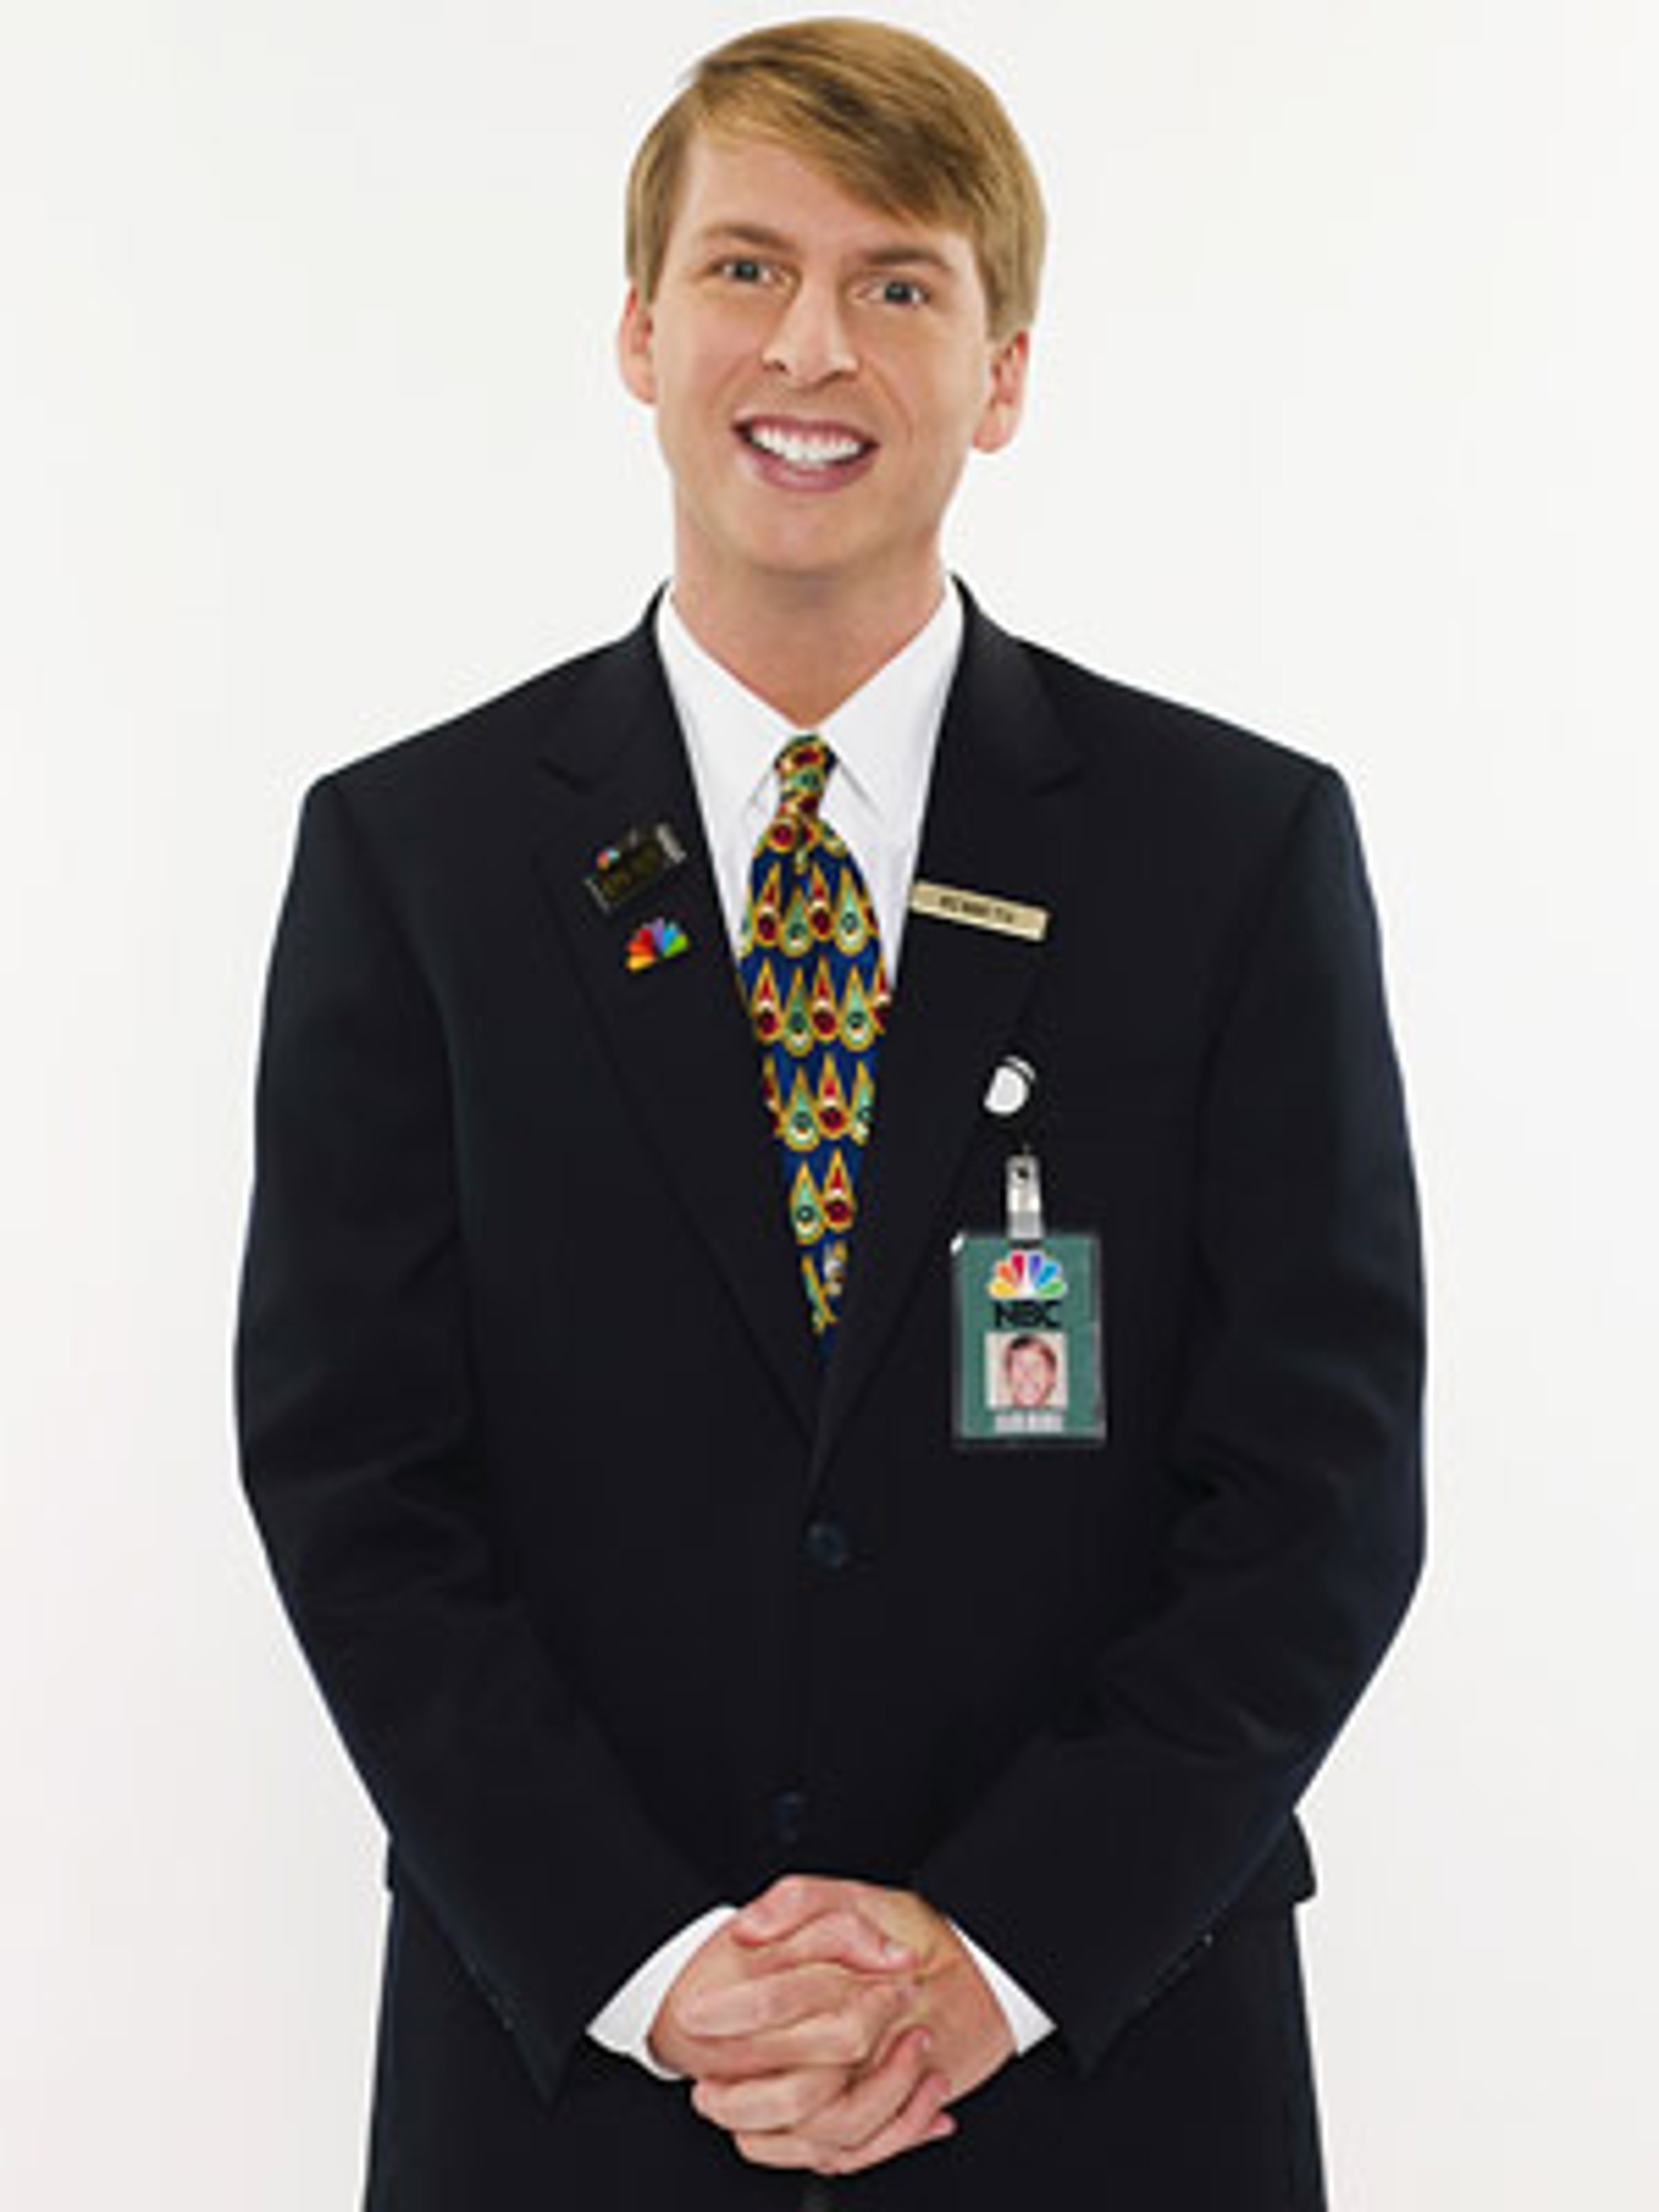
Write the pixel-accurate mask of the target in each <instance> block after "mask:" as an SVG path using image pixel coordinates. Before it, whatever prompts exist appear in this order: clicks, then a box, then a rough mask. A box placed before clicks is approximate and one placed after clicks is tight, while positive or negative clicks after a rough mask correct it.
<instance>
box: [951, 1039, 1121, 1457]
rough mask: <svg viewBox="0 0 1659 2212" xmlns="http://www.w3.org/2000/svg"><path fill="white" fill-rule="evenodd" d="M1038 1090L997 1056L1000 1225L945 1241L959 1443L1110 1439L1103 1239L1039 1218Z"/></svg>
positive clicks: (990, 1102) (1028, 1073) (1021, 1065)
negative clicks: (1002, 1132)
mask: <svg viewBox="0 0 1659 2212" xmlns="http://www.w3.org/2000/svg"><path fill="white" fill-rule="evenodd" d="M1036 1091H1037V1080H1036V1069H1035V1068H1033V1067H1032V1066H1031V1065H1030V1062H1029V1061H1028V1060H1018V1059H1013V1058H1012V1057H1011V1058H1009V1059H1006V1060H1002V1061H1001V1062H1000V1064H999V1066H998V1067H997V1069H996V1072H995V1073H994V1075H993V1076H992V1078H991V1081H990V1084H989V1085H988V1087H987V1091H986V1093H985V1110H986V1112H987V1114H988V1115H991V1117H992V1118H993V1119H994V1121H998V1122H1000V1123H1001V1124H1003V1125H1004V1126H1005V1127H1006V1129H1007V1132H1008V1138H1009V1145H1010V1150H1009V1153H1008V1158H1007V1164H1006V1170H1005V1175H1004V1219H1003V1223H1002V1225H1001V1228H1000V1230H989V1231H987V1230H971V1229H964V1230H962V1231H958V1233H957V1236H956V1237H954V1238H952V1240H951V1278H952V1284H953V1289H954V1299H953V1303H954V1306H955V1316H954V1323H955V1363H954V1364H955V1376H954V1391H953V1401H954V1428H955V1434H956V1442H957V1444H958V1445H959V1446H961V1447H962V1448H963V1449H981V1448H983V1447H987V1446H992V1447H994V1446H996V1445H999V1444H1003V1445H1017V1446H1018V1447H1020V1448H1021V1449H1024V1450H1028V1451H1029V1450H1030V1449H1032V1448H1033V1447H1037V1448H1042V1447H1044V1446H1049V1445H1067V1444H1100V1443H1104V1442H1105V1440H1106V1391H1105V1379H1104V1373H1103V1364H1102V1357H1101V1328H1100V1239H1099V1237H1097V1235H1095V1233H1094V1232H1093V1231H1090V1230H1052V1231H1051V1230H1050V1229H1049V1228H1048V1224H1047V1222H1046V1220H1045V1218H1044V1211H1043V1188H1042V1163H1041V1161H1040V1160H1039V1158H1038V1156H1037V1151H1036V1141H1035V1137H1034V1127H1035V1123H1036V1112H1035V1101H1036Z"/></svg>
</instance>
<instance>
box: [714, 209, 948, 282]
mask: <svg viewBox="0 0 1659 2212" xmlns="http://www.w3.org/2000/svg"><path fill="white" fill-rule="evenodd" d="M696 243H697V246H698V249H699V251H701V252H708V251H709V250H711V249H712V248H713V247H714V246H759V247H761V248H763V250H764V251H765V252H769V253H788V252H793V251H794V250H795V247H794V240H793V239H792V238H790V237H789V235H788V234H787V232H785V231H781V230H773V229H772V228H770V227H769V225H767V224H766V223H763V222H711V223H705V224H704V226H703V228H702V229H701V230H700V231H699V232H698V233H697V234H696ZM859 258H860V261H862V262H863V263H864V264H866V266H867V267H869V268H872V269H915V268H922V269H933V270H938V271H939V274H940V275H941V276H954V275H955V274H956V271H955V270H954V269H953V268H952V267H951V264H950V262H949V261H947V260H946V258H945V256H944V254H942V253H941V252H939V249H938V247H937V246H925V245H923V243H922V242H921V240H920V239H908V238H896V239H893V240H890V241H889V242H888V243H887V244H886V245H884V246H872V248H871V250H870V251H869V252H867V253H863V254H860V256H859Z"/></svg>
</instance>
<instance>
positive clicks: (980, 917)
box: [909, 878, 1048, 945]
mask: <svg viewBox="0 0 1659 2212" xmlns="http://www.w3.org/2000/svg"><path fill="white" fill-rule="evenodd" d="M909 903H910V911H911V913H912V914H925V915H927V916H928V917H929V919H930V920H932V921H958V922H963V923H965V924H966V925H967V927H969V929H988V930H991V931H992V932H994V934H995V935H997V936H998V937H1024V938H1025V939H1029V940H1030V943H1031V944H1033V945H1040V944H1041V943H1042V939H1044V938H1045V937H1046V936H1047V935H1048V908H1047V907H1046V906H1022V905H1021V903H1020V902H1019V901H1018V899H1007V898H997V897H994V896H993V895H992V894H991V893H990V892H989V891H965V890H957V888H956V887H955V886H954V885H953V884H930V883H926V882H923V881H921V879H920V878H918V880H917V881H916V882H915V883H914V884H911V886H910V902H909Z"/></svg>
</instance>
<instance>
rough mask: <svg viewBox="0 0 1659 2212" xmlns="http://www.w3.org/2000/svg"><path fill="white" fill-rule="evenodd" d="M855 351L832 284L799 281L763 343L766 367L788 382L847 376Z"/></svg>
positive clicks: (816, 381)
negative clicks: (800, 282) (781, 375)
mask: <svg viewBox="0 0 1659 2212" xmlns="http://www.w3.org/2000/svg"><path fill="white" fill-rule="evenodd" d="M858 365H859V362H858V354H857V352H856V350H855V349H854V344H853V340H852V336H851V333H850V332H849V331H848V327H847V319H846V315H845V313H844V312H843V307H842V300H841V298H840V296H839V295H838V294H837V292H836V288H835V286H834V285H833V284H816V283H805V284H802V285H801V286H800V288H799V290H797V291H794V292H793V293H791V295H789V299H788V301H787V303H786V305H785V307H784V308H783V310H782V312H781V314H780V315H779V317H778V319H777V321H776V323H775V325H773V329H772V333H771V336H770V337H769V340H768V341H767V346H766V366H767V367H768V368H775V369H780V370H781V371H782V373H783V374H784V375H786V376H787V378H788V379H789V380H790V382H791V383H792V384H822V383H823V382H824V381H825V380H827V379H828V378H829V377H832V376H850V375H852V374H853V373H854V371H855V370H856V368H858Z"/></svg>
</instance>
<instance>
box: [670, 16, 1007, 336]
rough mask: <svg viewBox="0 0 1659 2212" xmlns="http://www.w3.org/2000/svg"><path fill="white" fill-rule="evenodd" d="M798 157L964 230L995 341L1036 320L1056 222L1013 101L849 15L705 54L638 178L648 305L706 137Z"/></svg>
mask: <svg viewBox="0 0 1659 2212" xmlns="http://www.w3.org/2000/svg"><path fill="white" fill-rule="evenodd" d="M699 131H702V132H704V133H706V134H707V135H708V137H713V138H717V139H725V140H731V139H733V138H739V137H750V138H760V139H766V140H769V141H771V142H773V143H775V144H779V145H782V146H785V147H787V148H788V149H789V150H790V151H791V152H793V153H795V154H797V155H799V157H800V158H801V159H802V160H803V161H809V162H811V164H812V166H813V167H816V168H818V169H821V170H823V172H824V173H825V174H826V175H828V176H829V177H831V178H833V179H834V180H835V181H836V183H837V184H838V185H841V186H842V188H843V190H845V191H848V193H850V194H851V195H852V197H854V199H857V200H860V201H861V202H862V203H864V204H866V206H869V207H876V208H880V209H882V210H884V211H885V212H887V213H890V214H893V215H903V216H913V217H915V219H916V220H917V221H920V222H931V223H936V224H938V225H939V226H940V227H942V228H949V229H956V230H960V231H962V232H963V233H964V234H965V235H966V236H967V238H968V240H969V244H970V245H971V246H972V247H973V249H974V256H975V260H976V262H977V263H978V265H979V275H980V282H981V284H982V285H983V286H984V289H985V302H986V311H987V321H988V324H989V327H990V333H991V336H992V337H993V338H994V339H1002V338H1005V337H1009V336H1011V335H1012V333H1013V332H1014V331H1018V330H1023V329H1024V328H1025V326H1026V325H1028V324H1029V323H1030V321H1031V320H1032V319H1033V318H1034V317H1035V315H1036V304H1037V288H1038V283H1039V280H1040V276H1041V273H1042V246H1043V237H1044V232H1045V228H1046V224H1045V218H1044V215H1043V209H1042V192H1041V191H1040V190H1039V188H1038V185H1037V180H1036V173H1035V172H1034V171H1033V169H1032V167H1031V164H1030V159H1029V158H1028V156H1027V155H1026V152H1025V149H1024V147H1023V146H1022V145H1021V143H1020V142H1019V139H1018V136H1017V135H1016V133H1015V131H1014V127H1013V125H1012V123H1011V122H1010V121H1009V120H1008V117H1007V115H1006V112H1005V111H1004V109H1003V106H1002V103H1001V102H1000V100H998V98H997V96H996V94H994V92H993V91H992V90H991V88H990V87H989V86H988V85H987V83H986V82H984V80H983V79H982V78H981V77H978V76H975V74H974V72H973V70H970V69H969V68H968V67H967V66H966V65H965V64H963V63H962V62H959V61H957V59H956V58H954V57H953V56H952V55H951V54H947V53H946V52H945V51H944V49H943V48H942V47H939V46H934V45H933V44H932V43H931V41H930V40H927V39H923V38H920V37H918V36H917V35H916V33H915V32H913V31H901V30H896V29H894V28H893V27H891V26H890V25H888V24H885V23H872V22H866V21H859V20H855V19H854V18H852V17H844V16H821V17H817V18H816V19H814V20H811V21H805V22H798V23H781V24H778V25H775V26H774V27H770V28H768V29H763V30H756V31H746V32H744V33H743V34H742V36H741V37H738V38H735V39H732V40H728V41H727V42H726V45H724V46H717V47H716V48H715V49H714V52H712V53H708V54H705V55H704V56H703V58H702V60H701V61H700V62H699V63H697V64H696V67H695V69H694V70H692V72H691V74H690V77H689V78H688V79H687V81H686V82H685V84H684V87H683V88H682V89H681V91H680V92H679V94H678V95H677V97H676V98H675V99H674V100H673V101H672V102H671V104H670V106H668V107H667V108H666V109H665V111H664V112H663V113H662V114H661V115H660V116H659V118H657V121H656V122H655V123H654V124H653V125H652V127H651V129H650V131H648V132H647V134H646V137H645V138H644V140H643V141H642V142H641V146H640V149H639V151H638V153H637V154H635V156H634V163H633V167H632V168H631V169H630V171H629V179H628V228H627V259H628V274H629V279H630V281H631V282H632V283H634V284H635V287H636V288H637V289H638V291H639V293H640V295H641V298H643V299H645V300H647V301H648V300H650V299H651V298H652V297H653V295H654V294H655V291H656V289H657V284H658V282H659V279H660V277H661V275H662V267H663V261H664V258H665V254H666V252H667V250H668V238H669V233H670V231H671V228H672V227H673V222H674V216H675V213H676V211H677V209H678V203H679V195H680V188H681V185H682V182H683V180H684V173H685V164H686V159H687V156H688V155H689V153H690V148H691V145H692V143H693V140H694V139H695V137H696V134H697V133H698V132H699Z"/></svg>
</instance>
